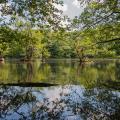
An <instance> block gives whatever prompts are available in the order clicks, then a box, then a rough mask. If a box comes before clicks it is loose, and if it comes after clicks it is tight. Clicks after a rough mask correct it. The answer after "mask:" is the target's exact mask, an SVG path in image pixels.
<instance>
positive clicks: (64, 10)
mask: <svg viewBox="0 0 120 120" xmlns="http://www.w3.org/2000/svg"><path fill="white" fill-rule="evenodd" d="M55 6H56V7H57V8H58V9H59V10H62V11H63V12H66V11H67V10H68V5H67V4H64V5H63V6H61V5H57V4H55Z"/></svg>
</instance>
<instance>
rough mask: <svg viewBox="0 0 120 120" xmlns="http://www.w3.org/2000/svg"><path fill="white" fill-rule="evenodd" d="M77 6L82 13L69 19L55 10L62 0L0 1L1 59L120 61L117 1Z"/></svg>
mask: <svg viewBox="0 0 120 120" xmlns="http://www.w3.org/2000/svg"><path fill="white" fill-rule="evenodd" d="M79 4H80V6H84V11H82V12H81V13H80V15H79V16H75V17H74V18H73V19H70V18H69V17H68V16H65V15H63V14H62V13H63V11H62V10H59V9H58V8H57V7H56V5H61V6H63V5H64V1H62V0H30V1H29V0H21V1H19V2H18V1H15V0H2V1H0V57H1V58H2V57H3V58H20V59H28V60H30V59H34V58H40V59H47V58H79V59H80V60H82V59H84V58H119V56H120V41H119V40H120V1H119V0H95V1H93V0H79ZM66 21H67V22H66ZM64 22H66V24H65V25H63V23H64Z"/></svg>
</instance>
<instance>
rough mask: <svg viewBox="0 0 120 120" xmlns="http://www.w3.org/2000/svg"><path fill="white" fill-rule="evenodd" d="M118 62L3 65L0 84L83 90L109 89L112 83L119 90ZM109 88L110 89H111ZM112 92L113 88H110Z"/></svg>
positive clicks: (61, 61) (119, 70)
mask: <svg viewBox="0 0 120 120" xmlns="http://www.w3.org/2000/svg"><path fill="white" fill-rule="evenodd" d="M119 73H120V61H110V60H109V61H105V60H104V61H95V62H92V63H87V64H79V63H78V62H76V61H70V60H58V61H48V62H47V63H41V62H40V61H36V62H31V63H19V62H18V63H13V62H6V63H5V64H0V83H23V82H28V83H30V82H35V83H40V82H42V83H52V84H62V85H65V84H72V85H73V84H74V85H84V87H85V88H93V87H98V86H99V87H101V86H104V87H106V86H107V87H109V83H110V82H113V84H114V85H115V86H116V89H118V90H120V87H119V84H118V83H120V74H119ZM113 84H112V85H113ZM112 87H113V89H114V86H110V88H112Z"/></svg>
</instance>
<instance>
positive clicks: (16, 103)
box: [0, 86, 120, 120]
mask: <svg viewBox="0 0 120 120" xmlns="http://www.w3.org/2000/svg"><path fill="white" fill-rule="evenodd" d="M0 96H1V97H0V118H3V119H8V118H9V119H10V118H14V117H15V116H17V117H16V119H22V120H24V119H28V120H31V119H35V120H40V119H42V120H44V119H45V120H46V119H55V120H58V119H66V118H67V119H78V120H79V119H83V120H86V119H91V120H100V119H101V120H102V119H104V120H109V119H116V120H117V119H118V118H120V115H119V112H120V92H115V91H114V92H113V91H109V90H107V89H97V88H96V89H91V90H86V89H84V88H83V87H80V86H63V87H61V86H59V87H50V88H43V89H39V88H38V89H37V88H20V87H1V89H0Z"/></svg>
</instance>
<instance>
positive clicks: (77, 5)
mask: <svg viewBox="0 0 120 120" xmlns="http://www.w3.org/2000/svg"><path fill="white" fill-rule="evenodd" d="M72 4H73V5H74V6H76V7H77V8H80V3H79V1H78V0H74V1H73V2H72Z"/></svg>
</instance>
